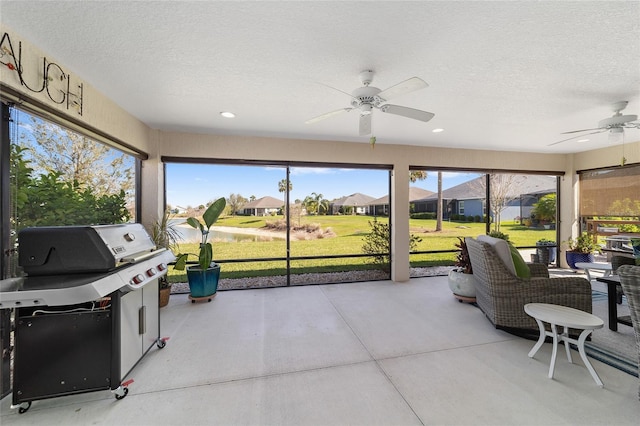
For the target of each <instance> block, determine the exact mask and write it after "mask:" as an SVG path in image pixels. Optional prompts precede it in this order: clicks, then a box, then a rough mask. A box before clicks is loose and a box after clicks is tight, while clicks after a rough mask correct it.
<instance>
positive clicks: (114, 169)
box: [20, 117, 135, 201]
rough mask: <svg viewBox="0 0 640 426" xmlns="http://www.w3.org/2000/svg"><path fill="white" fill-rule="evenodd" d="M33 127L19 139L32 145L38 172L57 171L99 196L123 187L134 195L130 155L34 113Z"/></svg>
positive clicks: (33, 158)
mask: <svg viewBox="0 0 640 426" xmlns="http://www.w3.org/2000/svg"><path fill="white" fill-rule="evenodd" d="M31 129H32V131H31V132H30V133H27V132H24V133H22V134H21V138H20V143H21V144H22V146H24V147H27V148H29V154H30V158H29V159H30V160H31V162H32V167H33V169H34V170H35V171H36V173H39V174H47V173H57V174H58V175H59V177H60V179H61V180H62V181H65V182H77V188H78V189H80V190H85V189H90V190H91V191H92V192H93V193H94V194H96V196H98V197H102V196H104V195H107V194H117V193H118V192H120V191H121V190H123V191H125V193H127V194H128V195H129V196H130V197H133V190H134V185H135V183H134V179H133V176H134V173H135V170H134V168H133V164H132V161H131V158H130V157H128V156H126V155H123V154H122V153H120V152H119V151H116V150H115V149H113V148H110V147H108V146H107V145H104V144H102V143H99V142H96V141H94V140H92V139H90V138H88V137H86V136H84V135H82V134H80V133H77V132H74V131H71V130H68V129H66V128H64V127H60V126H58V125H56V124H54V123H49V122H47V121H44V120H41V119H39V118H36V117H31ZM129 201H132V199H130V200H129Z"/></svg>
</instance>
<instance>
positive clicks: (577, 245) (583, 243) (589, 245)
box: [562, 231, 598, 253]
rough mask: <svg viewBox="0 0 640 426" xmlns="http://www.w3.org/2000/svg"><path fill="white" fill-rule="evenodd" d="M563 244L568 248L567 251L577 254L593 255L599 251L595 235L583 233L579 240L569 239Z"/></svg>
mask: <svg viewBox="0 0 640 426" xmlns="http://www.w3.org/2000/svg"><path fill="white" fill-rule="evenodd" d="M562 244H563V245H564V246H566V247H567V251H572V252H576V253H593V252H595V251H597V250H598V244H597V243H596V236H595V234H593V233H591V232H587V231H583V232H582V233H581V234H580V235H578V237H577V238H575V239H574V238H569V239H568V240H567V241H563V242H562Z"/></svg>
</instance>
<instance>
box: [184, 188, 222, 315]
mask: <svg viewBox="0 0 640 426" xmlns="http://www.w3.org/2000/svg"><path fill="white" fill-rule="evenodd" d="M226 205H227V202H226V200H225V199H224V197H221V198H219V199H217V200H216V201H214V202H213V203H211V205H210V206H209V207H207V209H206V210H205V212H204V214H203V215H202V220H203V222H204V223H202V222H200V221H199V220H198V219H196V218H195V217H189V218H187V223H188V224H189V225H191V226H192V227H194V228H196V229H197V230H199V231H200V235H201V238H200V251H199V252H198V254H195V253H181V254H179V255H178V256H177V260H176V264H175V266H174V269H177V270H179V271H183V270H184V269H185V268H186V269H187V280H188V281H189V298H190V299H191V301H192V302H193V303H195V301H196V300H201V299H207V300H208V301H209V302H210V301H211V299H212V298H213V297H215V294H216V292H217V291H218V280H219V279H220V265H218V264H217V263H215V262H213V247H212V245H211V243H210V242H209V241H208V239H209V231H210V229H211V226H212V225H213V224H214V223H216V221H217V220H218V218H219V217H220V215H221V214H222V212H223V211H224V209H225V207H226ZM189 256H197V258H198V264H197V265H193V266H187V259H188V257H189Z"/></svg>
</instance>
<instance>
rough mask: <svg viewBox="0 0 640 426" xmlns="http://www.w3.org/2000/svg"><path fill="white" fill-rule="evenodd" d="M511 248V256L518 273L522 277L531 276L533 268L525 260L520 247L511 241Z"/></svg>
mask: <svg viewBox="0 0 640 426" xmlns="http://www.w3.org/2000/svg"><path fill="white" fill-rule="evenodd" d="M509 250H510V251H511V258H512V259H513V266H514V267H515V268H516V275H517V276H518V277H520V278H531V270H530V269H529V266H528V265H527V262H525V261H524V259H523V258H522V256H521V255H520V252H519V251H518V249H517V248H516V247H515V246H514V245H513V244H511V243H509Z"/></svg>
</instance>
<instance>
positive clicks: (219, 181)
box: [166, 163, 478, 207]
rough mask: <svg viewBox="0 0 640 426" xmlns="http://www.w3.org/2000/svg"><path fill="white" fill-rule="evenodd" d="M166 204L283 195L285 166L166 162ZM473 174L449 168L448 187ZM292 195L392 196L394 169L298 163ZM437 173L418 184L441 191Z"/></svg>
mask: <svg viewBox="0 0 640 426" xmlns="http://www.w3.org/2000/svg"><path fill="white" fill-rule="evenodd" d="M166 170H167V179H166V181H167V204H169V205H170V206H172V207H176V206H180V207H189V206H192V207H195V206H198V205H199V204H206V203H207V202H209V201H211V200H215V199H217V198H219V197H228V196H229V194H231V193H235V194H240V195H242V196H243V197H245V198H249V197H250V196H251V195H255V196H256V198H260V197H264V196H267V195H268V196H271V197H274V198H278V199H283V197H284V194H282V193H280V192H278V182H279V181H280V180H282V179H285V178H286V169H285V168H284V167H264V166H232V165H210V164H206V165H205V164H176V163H172V164H167V168H166ZM477 176H478V175H477V174H474V173H464V172H445V173H444V174H443V188H444V189H446V188H450V187H452V186H455V185H458V184H460V183H462V182H465V181H468V180H471V179H474V178H475V177H477ZM290 179H291V183H292V185H293V190H292V191H291V195H290V196H291V199H292V200H295V199H300V200H303V199H304V198H305V197H306V196H308V195H311V193H313V192H315V193H317V194H322V195H323V196H324V198H326V199H328V200H332V199H335V198H339V197H342V196H345V195H350V194H353V193H356V192H360V193H363V194H366V195H370V196H372V197H375V198H378V197H382V196H384V195H387V193H388V189H389V186H388V185H389V183H388V182H389V172H388V171H385V170H362V169H337V168H311V167H293V168H292V169H291V176H290ZM437 185H438V182H437V173H436V172H432V173H429V175H428V178H427V179H426V180H424V181H418V182H416V183H415V184H413V186H417V187H419V188H423V189H428V190H431V191H434V192H435V191H436V190H437Z"/></svg>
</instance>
